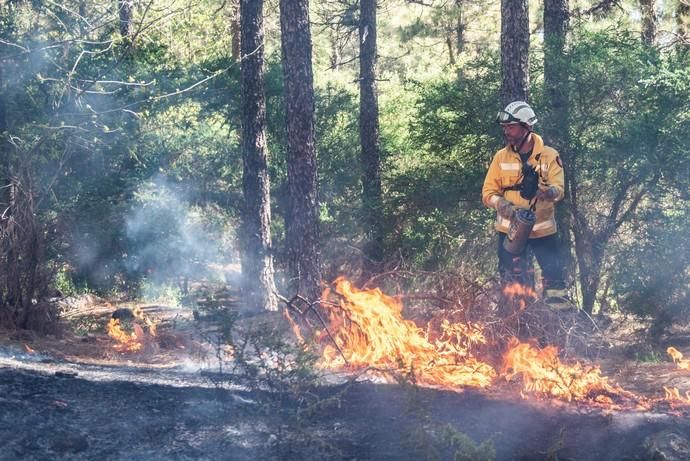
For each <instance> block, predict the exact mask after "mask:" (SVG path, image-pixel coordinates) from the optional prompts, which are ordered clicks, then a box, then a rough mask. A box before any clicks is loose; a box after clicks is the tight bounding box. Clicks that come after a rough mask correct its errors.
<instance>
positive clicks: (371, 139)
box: [359, 0, 383, 271]
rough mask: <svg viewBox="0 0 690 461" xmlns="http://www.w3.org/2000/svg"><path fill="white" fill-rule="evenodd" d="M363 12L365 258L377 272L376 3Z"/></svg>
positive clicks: (365, 1)
mask: <svg viewBox="0 0 690 461" xmlns="http://www.w3.org/2000/svg"><path fill="white" fill-rule="evenodd" d="M360 9H361V11H360V16H359V18H360V19H359V137H360V145H361V149H362V151H361V155H362V166H363V172H364V176H363V179H362V185H363V192H364V197H363V206H364V223H365V226H366V230H365V232H366V234H367V242H366V244H365V256H366V257H367V259H368V268H367V269H368V271H375V270H376V266H377V265H378V263H380V261H381V259H382V258H383V229H382V225H381V214H382V208H383V207H382V200H381V156H380V152H379V104H378V97H377V93H376V53H377V46H376V0H361V1H360Z"/></svg>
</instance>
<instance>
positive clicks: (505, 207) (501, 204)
mask: <svg viewBox="0 0 690 461" xmlns="http://www.w3.org/2000/svg"><path fill="white" fill-rule="evenodd" d="M496 211H498V214H499V215H501V217H503V218H505V219H508V220H511V219H513V216H514V215H515V207H514V206H513V204H512V203H510V202H509V201H508V200H506V199H504V198H500V199H498V202H497V203H496Z"/></svg>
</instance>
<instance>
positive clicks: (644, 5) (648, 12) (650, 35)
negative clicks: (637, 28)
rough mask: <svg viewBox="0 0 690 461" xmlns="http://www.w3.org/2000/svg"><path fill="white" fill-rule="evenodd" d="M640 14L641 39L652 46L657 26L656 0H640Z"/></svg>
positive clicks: (654, 42) (654, 41)
mask: <svg viewBox="0 0 690 461" xmlns="http://www.w3.org/2000/svg"><path fill="white" fill-rule="evenodd" d="M640 14H641V15H642V41H643V42H645V43H646V44H647V45H650V46H654V45H655V44H656V31H657V26H658V18H657V15H656V0H640Z"/></svg>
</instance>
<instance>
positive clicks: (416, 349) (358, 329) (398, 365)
mask: <svg viewBox="0 0 690 461" xmlns="http://www.w3.org/2000/svg"><path fill="white" fill-rule="evenodd" d="M335 283H336V292H337V293H338V294H339V295H340V296H341V299H340V302H339V304H338V305H337V306H335V305H334V306H332V307H331V308H330V310H329V312H328V314H329V320H330V324H329V326H328V330H329V331H330V332H331V333H332V338H333V340H332V341H333V342H335V344H337V347H335V346H334V345H333V343H332V342H330V343H329V341H331V340H330V338H329V336H328V334H327V333H326V332H325V331H321V332H320V334H319V335H317V340H318V341H319V342H321V343H323V344H325V347H324V349H323V356H322V363H321V364H322V366H323V367H325V368H341V367H350V368H366V367H373V368H383V369H389V370H391V369H392V370H397V371H409V370H412V371H413V372H414V373H415V378H416V379H417V381H418V382H419V383H421V384H426V385H433V386H440V387H445V388H458V387H462V386H468V387H486V386H488V385H489V384H491V382H492V380H493V378H494V377H495V375H496V373H495V371H494V369H493V367H491V366H490V365H488V364H486V363H484V362H481V361H479V360H477V359H475V358H474V357H472V356H471V355H470V353H469V348H468V346H469V345H470V344H472V343H476V342H483V341H484V338H483V335H482V334H481V330H479V329H478V328H477V327H476V326H472V325H458V324H451V323H450V322H447V321H446V322H444V323H443V324H442V327H441V328H442V332H441V335H440V336H439V337H438V338H437V339H436V340H434V341H433V342H432V341H431V340H430V339H429V335H428V334H425V332H424V331H423V330H422V329H421V328H419V327H418V326H417V325H415V324H414V322H411V321H409V320H405V319H403V318H402V304H401V303H400V302H399V301H398V300H397V299H395V298H392V297H390V296H387V295H385V294H383V293H382V292H381V290H379V289H378V288H377V289H372V290H358V289H356V288H354V287H352V285H351V284H350V282H348V281H347V280H345V279H343V278H340V279H338V280H336V282H335ZM327 296H328V292H325V293H324V297H327ZM325 307H327V308H328V307H329V306H328V305H325Z"/></svg>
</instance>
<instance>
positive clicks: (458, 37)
mask: <svg viewBox="0 0 690 461" xmlns="http://www.w3.org/2000/svg"><path fill="white" fill-rule="evenodd" d="M464 2H465V0H455V8H456V11H457V21H456V25H455V46H456V51H457V53H456V54H457V55H460V54H462V52H463V51H465V27H466V24H465V16H464V14H463V13H464Z"/></svg>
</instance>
